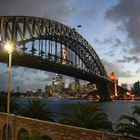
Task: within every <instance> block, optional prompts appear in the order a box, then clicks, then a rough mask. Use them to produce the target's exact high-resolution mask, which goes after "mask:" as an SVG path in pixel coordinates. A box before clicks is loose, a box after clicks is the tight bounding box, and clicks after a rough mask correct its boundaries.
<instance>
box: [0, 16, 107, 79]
mask: <svg viewBox="0 0 140 140" xmlns="http://www.w3.org/2000/svg"><path fill="white" fill-rule="evenodd" d="M41 39H43V40H51V41H56V42H59V43H62V44H64V45H65V46H67V47H68V48H69V49H71V50H72V51H73V52H75V54H76V55H77V56H78V57H79V58H80V59H81V61H82V62H83V63H84V64H85V66H86V68H87V69H88V70H89V71H90V72H92V73H93V74H95V75H98V76H101V77H104V78H107V73H106V71H105V68H104V66H103V64H102V62H101V60H100V59H99V57H98V55H97V53H96V52H95V50H94V49H93V47H92V46H91V45H90V44H89V43H88V42H87V41H86V40H85V39H84V38H83V37H82V36H81V35H80V34H79V33H77V32H76V31H75V29H73V28H70V27H68V26H66V25H64V24H62V23H59V22H56V21H53V20H50V19H44V18H37V17H27V16H26V17H25V16H20V17H19V16H4V17H0V40H1V41H12V42H13V43H14V44H15V47H18V46H20V45H23V51H25V50H26V48H25V47H24V46H25V44H26V43H28V42H34V41H35V40H41ZM15 49H16V48H15ZM34 50H35V48H34V46H33V47H32V54H33V52H34Z"/></svg>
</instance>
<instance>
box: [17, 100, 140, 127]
mask: <svg viewBox="0 0 140 140" xmlns="http://www.w3.org/2000/svg"><path fill="white" fill-rule="evenodd" d="M30 100H32V99H23V98H18V99H17V100H16V101H17V102H18V103H20V105H21V106H22V105H23V104H26V103H28V102H29V101H30ZM40 100H43V101H44V102H45V103H46V106H47V107H48V108H49V109H51V111H52V112H53V113H54V114H55V116H56V118H55V120H56V121H59V120H60V119H61V117H62V114H63V113H71V112H72V111H73V110H74V109H76V108H77V107H78V105H79V104H99V106H100V107H101V108H102V109H103V110H104V111H105V112H106V113H107V114H108V116H109V120H110V121H112V122H113V124H114V125H116V124H117V121H118V119H119V117H120V116H121V115H123V114H127V115H131V114H132V108H133V106H135V105H138V106H140V101H139V100H135V101H130V100H129V101H124V100H119V101H111V102H95V101H89V100H69V99H58V98H55V99H40Z"/></svg>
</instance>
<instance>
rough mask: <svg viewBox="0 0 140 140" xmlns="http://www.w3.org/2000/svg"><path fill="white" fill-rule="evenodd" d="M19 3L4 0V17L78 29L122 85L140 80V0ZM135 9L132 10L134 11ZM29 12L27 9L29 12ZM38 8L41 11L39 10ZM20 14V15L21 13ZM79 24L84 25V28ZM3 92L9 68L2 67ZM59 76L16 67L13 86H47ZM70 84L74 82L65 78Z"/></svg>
mask: <svg viewBox="0 0 140 140" xmlns="http://www.w3.org/2000/svg"><path fill="white" fill-rule="evenodd" d="M28 3H29V1H26V0H21V1H20V2H19V1H17V0H13V1H12V2H10V1H3V2H1V5H0V13H1V16H3V15H5V16H6V15H27V16H36V17H44V18H50V19H52V20H56V21H59V22H61V23H64V24H66V25H68V26H70V27H72V28H75V29H76V31H77V32H79V33H80V34H81V35H82V36H83V37H84V38H85V39H86V40H87V41H88V42H89V43H90V44H91V45H92V47H93V48H94V50H95V51H96V52H97V54H98V55H99V57H100V59H101V60H102V62H103V65H104V66H105V68H106V71H107V73H108V74H110V73H111V72H112V71H113V72H115V73H116V75H117V77H118V78H119V84H121V83H123V82H124V83H128V84H129V85H132V84H133V83H134V82H136V81H138V80H139V78H140V67H139V66H138V64H139V63H140V58H139V57H138V55H139V54H140V47H139V44H140V41H139V37H140V28H139V27H140V14H139V13H140V9H139V5H140V1H139V0H135V1H133V2H132V0H123V1H121V0H120V1H119V0H109V1H108V0H76V1H74V0H70V1H65V0H60V1H59V4H58V5H56V3H57V0H52V1H44V0H40V1H39V0H36V1H33V0H30V3H31V4H30V5H29V4H28ZM130 7H131V8H130ZM25 9H26V10H25ZM37 9H38V10H37ZM17 13H18V14H17ZM77 25H81V27H80V28H78V27H77ZM0 67H1V71H0V75H1V80H0V89H1V90H7V84H6V83H7V66H6V64H0ZM54 75H55V74H53V73H49V72H43V71H40V70H32V69H27V68H17V67H13V70H12V85H13V87H17V86H20V85H21V86H23V88H25V87H26V88H28V86H31V87H32V88H35V87H37V86H38V88H40V87H42V85H43V87H44V84H45V83H46V84H47V83H48V84H49V82H50V81H51V79H52V77H53V76H54ZM65 79H66V82H67V83H68V82H70V81H71V80H72V79H71V78H69V77H65Z"/></svg>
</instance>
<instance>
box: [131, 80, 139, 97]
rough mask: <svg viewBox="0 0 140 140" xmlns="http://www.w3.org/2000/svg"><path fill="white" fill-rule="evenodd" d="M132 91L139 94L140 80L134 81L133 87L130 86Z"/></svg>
mask: <svg viewBox="0 0 140 140" xmlns="http://www.w3.org/2000/svg"><path fill="white" fill-rule="evenodd" d="M131 90H132V92H133V93H134V94H135V95H138V96H139V95H140V82H139V81H138V82H135V83H134V85H133V87H132V88H131Z"/></svg>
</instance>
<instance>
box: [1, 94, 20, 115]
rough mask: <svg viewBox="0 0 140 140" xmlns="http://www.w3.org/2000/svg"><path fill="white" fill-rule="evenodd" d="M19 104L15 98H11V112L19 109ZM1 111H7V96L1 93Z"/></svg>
mask: <svg viewBox="0 0 140 140" xmlns="http://www.w3.org/2000/svg"><path fill="white" fill-rule="evenodd" d="M18 109H19V104H18V103H16V102H15V98H11V100H10V113H14V112H16V111H18ZM0 111H1V112H7V96H6V95H0Z"/></svg>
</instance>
